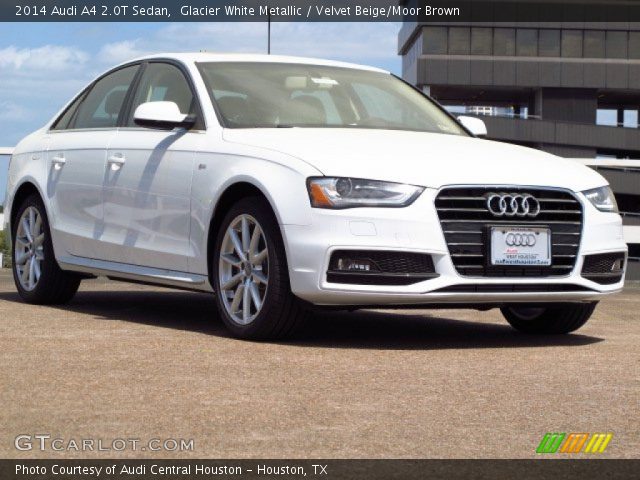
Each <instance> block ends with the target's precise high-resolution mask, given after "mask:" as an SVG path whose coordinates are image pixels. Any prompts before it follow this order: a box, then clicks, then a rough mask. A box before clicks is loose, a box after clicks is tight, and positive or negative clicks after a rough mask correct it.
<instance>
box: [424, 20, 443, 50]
mask: <svg viewBox="0 0 640 480" xmlns="http://www.w3.org/2000/svg"><path fill="white" fill-rule="evenodd" d="M423 38H424V40H423V41H424V44H423V47H422V51H423V52H424V53H426V54H432V55H444V54H446V53H447V27H425V28H424V30H423Z"/></svg>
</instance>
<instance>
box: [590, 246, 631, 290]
mask: <svg viewBox="0 0 640 480" xmlns="http://www.w3.org/2000/svg"><path fill="white" fill-rule="evenodd" d="M625 261H626V259H625V254H624V252H616V253H603V254H599V255H587V256H586V257H584V264H583V265H582V276H583V277H584V278H586V279H588V280H591V281H594V282H596V283H599V284H601V285H613V284H614V283H618V282H619V281H620V280H622V275H623V274H624V264H625Z"/></svg>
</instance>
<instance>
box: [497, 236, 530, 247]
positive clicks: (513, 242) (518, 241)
mask: <svg viewBox="0 0 640 480" xmlns="http://www.w3.org/2000/svg"><path fill="white" fill-rule="evenodd" d="M504 241H505V243H506V244H507V246H509V247H533V246H534V245H535V244H536V236H535V234H533V233H509V234H508V235H507V238H505V240H504Z"/></svg>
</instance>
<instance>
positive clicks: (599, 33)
mask: <svg viewBox="0 0 640 480" xmlns="http://www.w3.org/2000/svg"><path fill="white" fill-rule="evenodd" d="M604 54H605V51H604V31H603V30H585V32H584V56H585V57H587V58H604Z"/></svg>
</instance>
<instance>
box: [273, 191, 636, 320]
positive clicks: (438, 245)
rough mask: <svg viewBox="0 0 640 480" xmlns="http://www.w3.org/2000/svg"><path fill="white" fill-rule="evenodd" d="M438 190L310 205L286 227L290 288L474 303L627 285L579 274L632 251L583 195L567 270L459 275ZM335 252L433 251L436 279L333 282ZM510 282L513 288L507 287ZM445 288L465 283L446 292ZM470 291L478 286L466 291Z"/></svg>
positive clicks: (342, 299) (616, 223)
mask: <svg viewBox="0 0 640 480" xmlns="http://www.w3.org/2000/svg"><path fill="white" fill-rule="evenodd" d="M437 194H438V191H437V190H434V189H427V190H425V192H424V193H423V194H422V195H421V196H420V198H418V200H417V201H416V202H415V203H414V204H412V205H411V206H409V207H406V208H356V209H348V210H319V209H313V211H312V222H311V224H310V225H283V226H282V230H283V234H284V238H285V244H286V248H287V259H288V262H289V273H290V278H291V288H292V291H293V293H294V294H295V295H297V296H298V297H299V298H301V299H303V300H305V301H308V302H310V303H313V304H315V305H323V306H380V307H383V306H402V305H405V306H406V305H429V304H434V305H440V304H442V305H447V304H456V305H463V306H464V305H469V306H474V305H483V304H484V305H486V304H503V303H555V302H580V301H593V300H598V299H599V298H601V297H603V296H605V295H609V294H613V293H617V292H619V291H620V290H621V289H622V287H623V283H624V281H623V280H621V281H620V282H618V283H616V284H612V285H602V284H599V283H596V282H594V281H591V280H588V279H586V278H583V277H582V276H581V271H582V265H583V262H584V258H585V256H586V255H593V254H601V253H609V252H626V251H627V246H626V244H625V243H624V239H623V234H622V221H621V219H620V216H619V215H616V214H611V213H602V212H599V211H598V210H597V209H595V208H594V207H593V206H592V205H591V204H590V203H589V202H588V201H587V200H586V199H584V197H583V196H582V195H580V194H577V195H576V196H577V197H578V199H579V200H580V202H581V203H582V205H583V211H584V214H583V232H582V239H581V242H580V248H579V251H578V255H577V259H576V263H575V267H574V269H573V270H572V272H571V273H570V274H569V275H565V276H553V277H527V278H513V277H501V278H496V277H470V276H462V275H460V274H459V273H458V272H457V271H456V269H455V267H454V265H453V263H452V260H451V257H450V255H449V250H448V247H447V244H446V241H445V237H444V234H443V232H442V228H441V224H440V220H439V218H438V215H437V212H436V209H435V207H434V200H435V197H436V196H437ZM335 250H384V251H401V252H415V253H425V254H429V255H431V256H432V259H433V263H434V266H435V270H436V273H437V274H438V276H437V277H436V278H432V279H428V280H424V281H421V282H419V283H414V284H411V285H403V286H386V285H384V286H381V285H354V284H342V283H331V282H329V281H328V280H327V270H328V268H329V260H330V258H331V254H332V252H334V251H335ZM625 263H626V262H625ZM625 267H626V265H625ZM623 278H624V277H623ZM465 286H466V288H465ZM471 286H477V288H475V287H471ZM487 286H493V288H487ZM500 286H504V289H501V288H500ZM512 286H515V288H513V289H514V290H516V291H502V290H506V289H508V288H511V287H512ZM527 286H531V291H527V288H528V287H527ZM542 286H544V287H545V288H548V289H549V290H553V289H554V287H555V286H557V287H558V288H560V286H562V290H563V291H539V290H540V289H541V287H542ZM447 287H450V288H457V287H461V288H457V289H458V290H460V291H456V292H451V291H447V292H442V290H443V289H447ZM573 287H575V290H572V288H573ZM470 288H475V290H476V291H463V290H465V289H466V290H469V289H470ZM484 290H493V291H484Z"/></svg>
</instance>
